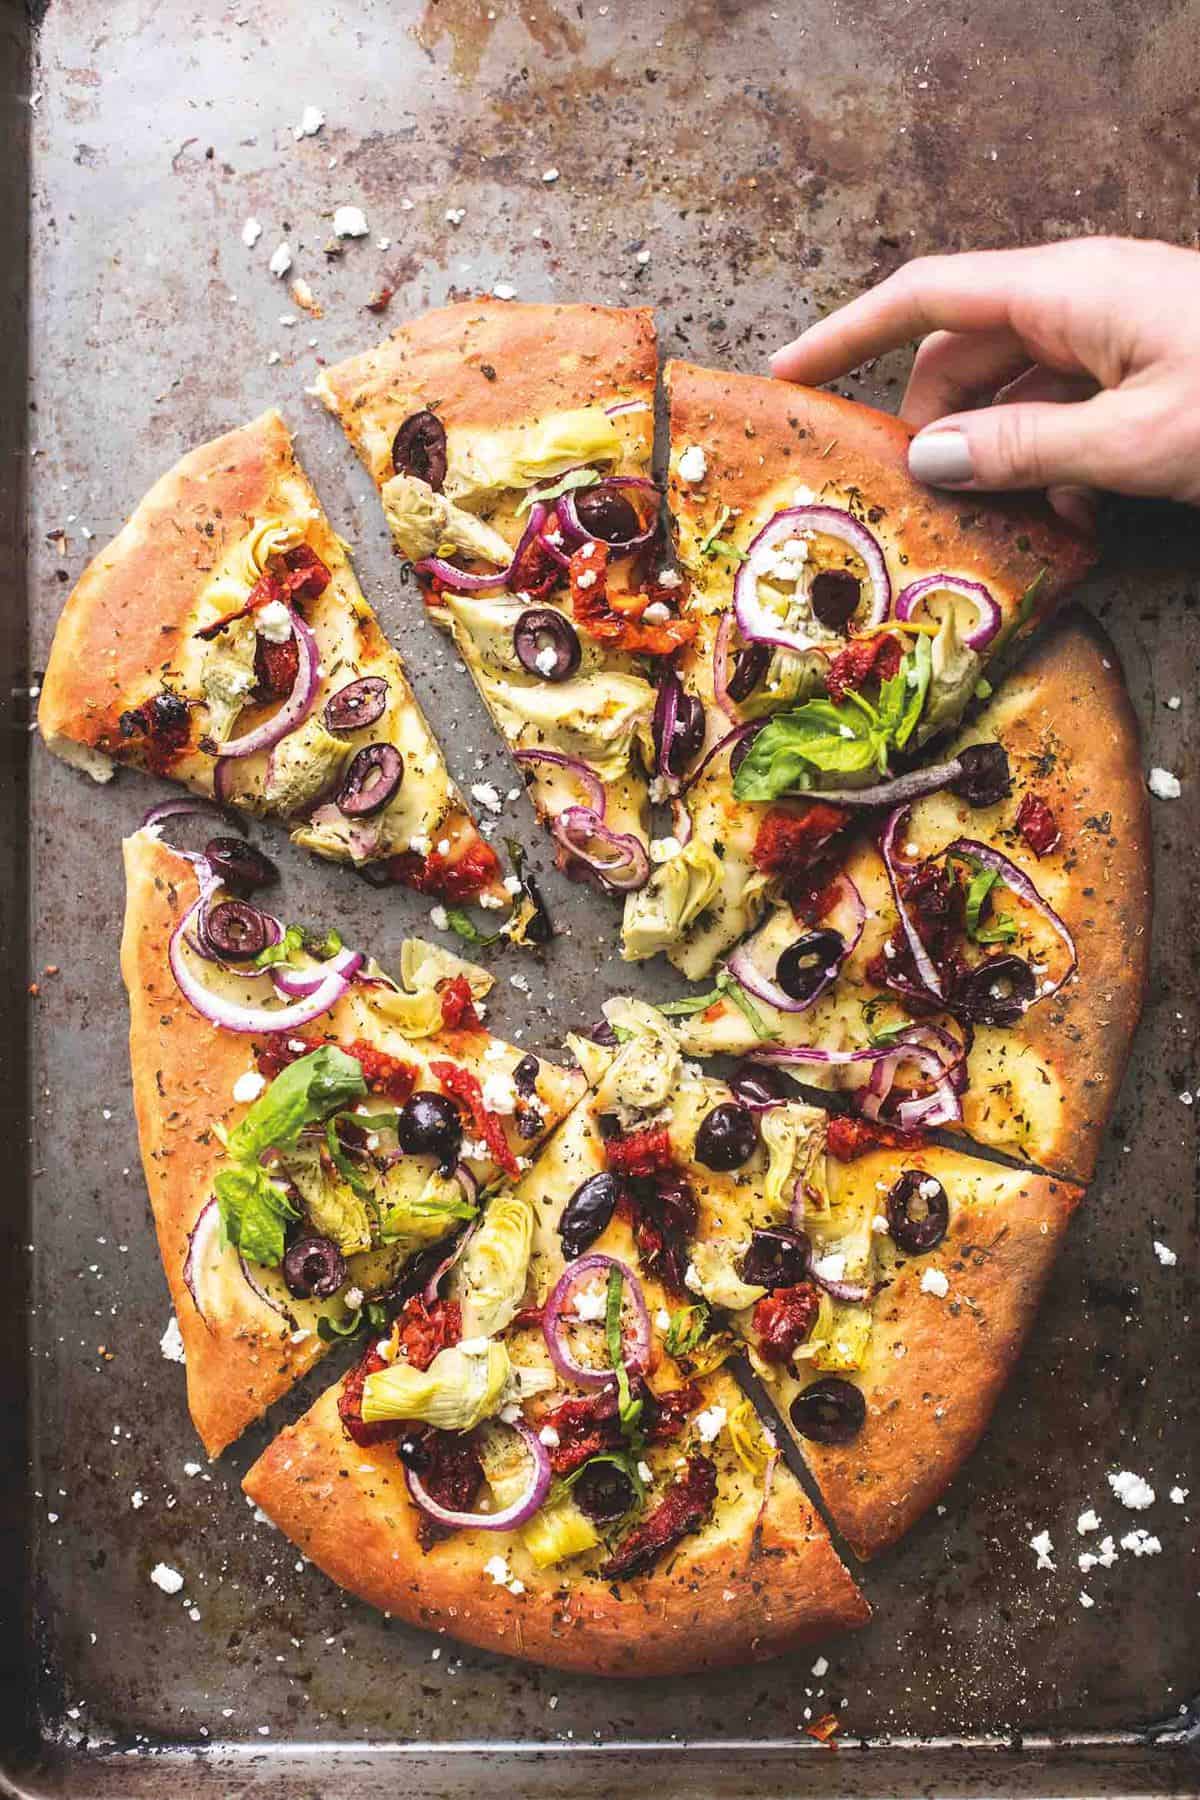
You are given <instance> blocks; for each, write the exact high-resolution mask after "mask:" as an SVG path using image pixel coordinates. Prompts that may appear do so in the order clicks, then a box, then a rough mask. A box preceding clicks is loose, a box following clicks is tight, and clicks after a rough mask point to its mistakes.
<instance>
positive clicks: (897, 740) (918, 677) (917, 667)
mask: <svg viewBox="0 0 1200 1800" xmlns="http://www.w3.org/2000/svg"><path fill="white" fill-rule="evenodd" d="M896 679H897V680H898V681H899V682H901V683H902V697H903V704H902V706H901V709H900V720H899V723H898V724H897V725H896V727H895V729H894V731H893V733H892V741H893V743H894V744H895V745H896V747H897V749H900V750H903V748H904V746H905V745H906V744H907V743H908V740H909V738H910V737H911V736H912V734H913V732H914V731H915V730H916V728H917V722H918V720H919V719H920V717H921V714H922V712H923V711H924V709H925V697H926V695H927V694H928V692H929V683H930V681H931V680H932V679H933V644H932V642H931V640H930V639H929V638H927V637H926V636H925V635H924V633H922V634H921V636H920V637H919V638H918V639H917V641H916V643H915V644H914V645H913V647H912V649H911V650H909V651H908V652H906V654H905V656H904V659H903V661H902V662H901V664H900V668H899V671H898V672H897V676H896Z"/></svg>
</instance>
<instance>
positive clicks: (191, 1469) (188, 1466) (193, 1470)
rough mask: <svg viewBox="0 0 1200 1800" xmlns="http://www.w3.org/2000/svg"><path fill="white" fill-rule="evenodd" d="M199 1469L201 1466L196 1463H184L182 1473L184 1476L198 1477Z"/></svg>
mask: <svg viewBox="0 0 1200 1800" xmlns="http://www.w3.org/2000/svg"><path fill="white" fill-rule="evenodd" d="M200 1469H201V1464H200V1463H198V1462H185V1463H184V1465H183V1472H184V1474H185V1475H192V1476H194V1475H198V1474H199V1473H200Z"/></svg>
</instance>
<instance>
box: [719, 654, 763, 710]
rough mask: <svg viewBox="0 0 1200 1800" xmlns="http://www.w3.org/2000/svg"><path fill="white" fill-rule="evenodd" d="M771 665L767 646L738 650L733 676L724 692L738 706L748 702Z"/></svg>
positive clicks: (726, 684)
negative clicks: (745, 701) (744, 701)
mask: <svg viewBox="0 0 1200 1800" xmlns="http://www.w3.org/2000/svg"><path fill="white" fill-rule="evenodd" d="M770 665H771V647H770V645H769V644H747V645H746V647H745V649H744V650H739V651H738V653H737V660H736V662H735V663H734V665H733V674H732V675H731V676H730V677H729V680H728V681H727V682H726V683H725V692H726V693H727V694H728V695H729V698H730V699H731V700H736V701H737V702H738V703H739V704H740V703H741V702H742V701H743V700H748V699H749V698H750V696H751V694H752V693H753V692H754V690H755V688H756V687H757V686H758V684H759V682H760V681H761V680H762V678H763V676H764V675H765V674H766V672H767V670H768V668H769V667H770Z"/></svg>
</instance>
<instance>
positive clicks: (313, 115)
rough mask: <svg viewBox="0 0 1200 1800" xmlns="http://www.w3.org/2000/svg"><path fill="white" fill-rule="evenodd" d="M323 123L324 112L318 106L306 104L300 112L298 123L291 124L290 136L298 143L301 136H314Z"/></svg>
mask: <svg viewBox="0 0 1200 1800" xmlns="http://www.w3.org/2000/svg"><path fill="white" fill-rule="evenodd" d="M324 123H325V114H324V113H323V112H322V111H321V109H320V107H319V106H306V107H305V109H304V111H303V112H302V113H301V114H300V123H299V124H298V125H293V126H292V136H293V137H294V138H295V140H296V142H297V143H299V142H300V139H301V138H306V137H316V135H317V133H318V131H320V129H321V127H322V125H323V124H324Z"/></svg>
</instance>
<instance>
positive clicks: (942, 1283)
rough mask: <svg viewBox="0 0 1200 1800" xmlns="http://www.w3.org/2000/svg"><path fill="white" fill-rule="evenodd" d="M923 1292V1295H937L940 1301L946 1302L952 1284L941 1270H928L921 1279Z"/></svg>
mask: <svg viewBox="0 0 1200 1800" xmlns="http://www.w3.org/2000/svg"><path fill="white" fill-rule="evenodd" d="M921 1292H922V1293H923V1294H936V1295H937V1297H938V1299H939V1300H944V1299H945V1298H946V1295H947V1294H948V1293H949V1292H950V1283H949V1281H948V1280H947V1279H946V1275H945V1273H944V1271H943V1270H941V1269H926V1271H925V1273H924V1274H923V1275H922V1277H921Z"/></svg>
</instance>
